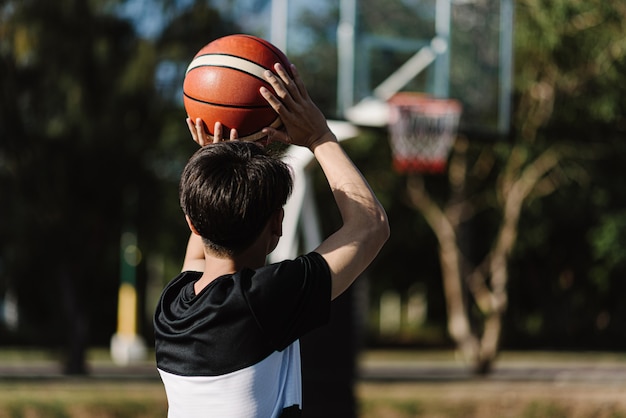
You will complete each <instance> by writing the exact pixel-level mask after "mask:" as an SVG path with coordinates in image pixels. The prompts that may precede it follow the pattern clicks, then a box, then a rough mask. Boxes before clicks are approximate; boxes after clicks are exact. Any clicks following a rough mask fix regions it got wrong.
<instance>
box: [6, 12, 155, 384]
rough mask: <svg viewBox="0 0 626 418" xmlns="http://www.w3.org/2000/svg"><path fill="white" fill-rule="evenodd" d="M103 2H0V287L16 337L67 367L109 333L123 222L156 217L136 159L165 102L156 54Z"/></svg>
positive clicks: (147, 226) (74, 369)
mask: <svg viewBox="0 0 626 418" xmlns="http://www.w3.org/2000/svg"><path fill="white" fill-rule="evenodd" d="M110 6H112V3H111V2H109V1H102V2H83V1H74V0H64V1H58V2H47V1H35V0H34V1H28V2H21V1H19V2H15V1H10V2H5V4H4V5H3V6H2V9H1V12H2V21H1V25H2V26H1V27H2V33H3V37H2V40H1V42H2V48H1V52H0V54H2V55H1V59H2V66H1V67H0V71H1V75H0V78H1V86H2V97H1V101H0V102H1V104H0V120H1V121H2V122H0V126H1V127H0V130H1V131H2V132H1V135H2V141H1V142H0V153H1V155H2V163H1V165H0V182H1V184H2V185H3V188H5V189H6V190H9V191H10V199H9V202H10V204H9V205H3V207H2V209H1V210H2V214H1V216H2V218H3V219H10V220H11V222H3V224H2V240H1V241H0V245H1V246H2V261H3V264H4V266H5V272H4V273H5V274H4V276H3V277H6V278H9V279H10V282H9V283H3V287H4V288H6V287H10V288H11V289H14V291H15V293H16V294H17V297H18V300H19V304H20V308H21V309H20V313H21V314H22V319H23V321H22V324H21V326H20V329H19V332H20V336H18V337H17V340H18V341H21V342H22V343H33V344H46V345H48V346H56V345H59V346H61V347H62V349H63V353H64V356H63V357H64V365H65V371H66V372H67V373H68V374H83V373H87V372H88V370H87V366H86V363H85V355H84V354H85V349H86V347H87V344H90V343H94V342H101V341H102V340H103V339H104V338H106V339H108V338H109V337H110V335H112V333H113V330H114V326H115V304H114V302H113V301H115V299H116V297H115V294H116V288H117V285H118V266H119V258H118V257H119V241H120V235H121V230H122V228H123V225H125V224H127V223H134V224H135V225H136V226H137V228H138V229H139V230H141V231H150V230H153V229H154V227H153V226H152V225H153V223H154V222H155V221H156V218H155V217H153V215H158V213H159V211H158V210H153V211H145V209H143V208H144V207H149V206H150V205H151V204H152V203H151V202H152V201H153V199H154V198H155V197H156V196H157V195H158V194H157V193H156V192H155V187H156V183H157V179H158V177H157V176H155V175H154V173H153V172H152V171H151V170H150V166H149V165H148V164H144V161H145V160H144V159H143V158H142V155H143V153H144V150H145V149H146V148H148V147H150V145H151V142H150V138H155V137H158V136H159V126H160V125H159V124H158V123H156V121H157V120H158V111H160V109H161V106H162V105H163V103H162V101H160V100H159V98H158V96H157V95H156V89H155V84H154V78H153V69H154V62H155V54H154V50H153V48H152V47H151V46H150V45H149V44H147V43H145V42H142V41H141V40H140V39H138V38H137V37H136V35H135V33H134V30H133V27H132V26H131V24H130V23H129V22H127V21H125V20H123V19H120V18H118V17H116V16H115V15H113V14H111V13H110V11H111V9H110V8H109V7H110ZM139 212H142V217H141V219H139V217H138V213H139ZM112 302H113V303H112ZM105 341H106V340H105Z"/></svg>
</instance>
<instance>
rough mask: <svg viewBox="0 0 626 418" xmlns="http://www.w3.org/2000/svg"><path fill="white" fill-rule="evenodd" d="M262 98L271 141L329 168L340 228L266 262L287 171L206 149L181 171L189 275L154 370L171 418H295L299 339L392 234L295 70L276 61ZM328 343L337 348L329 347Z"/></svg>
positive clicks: (320, 321) (166, 299)
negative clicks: (271, 124) (270, 117)
mask: <svg viewBox="0 0 626 418" xmlns="http://www.w3.org/2000/svg"><path fill="white" fill-rule="evenodd" d="M275 70H276V74H277V75H278V76H277V75H275V74H273V73H272V72H270V71H267V72H266V79H267V81H268V82H269V83H270V84H271V85H272V87H273V88H274V90H275V91H276V95H274V94H272V93H270V91H269V90H268V89H265V88H261V91H260V94H262V95H263V97H265V99H266V100H267V101H268V103H269V104H270V105H271V106H272V107H273V108H274V110H275V111H276V112H277V113H278V115H279V116H280V118H281V119H282V121H283V124H284V129H283V130H280V131H279V130H276V129H273V128H267V129H266V130H265V132H266V134H267V135H268V138H269V140H271V141H281V142H285V143H288V144H293V145H298V146H303V147H307V148H309V149H310V150H311V152H313V154H314V155H315V157H316V159H317V161H318V162H319V164H320V165H321V167H322V170H323V171H324V174H325V175H326V178H327V180H328V184H329V185H330V187H331V190H332V192H333V196H334V198H335V201H336V204H337V206H338V208H339V211H340V214H341V217H342V220H343V225H342V226H341V227H340V228H339V229H338V230H337V231H336V232H335V233H333V234H332V235H331V236H329V237H328V238H326V239H325V240H324V242H322V243H321V244H320V245H319V246H318V247H317V248H316V249H315V250H314V251H312V252H311V253H309V254H306V255H303V256H300V257H297V258H296V259H295V260H285V261H283V262H280V263H276V264H271V265H266V263H265V261H266V256H267V255H268V254H269V253H270V252H271V251H272V250H273V249H274V248H275V247H276V245H277V243H278V240H279V238H280V236H281V233H282V219H283V205H284V204H285V202H286V201H287V198H288V196H289V194H290V192H291V187H292V178H291V175H290V172H289V169H288V167H287V166H286V165H285V164H284V163H283V162H282V161H280V160H279V159H277V158H275V157H271V156H268V155H267V154H266V152H265V150H264V148H262V147H261V146H259V145H257V144H254V143H248V142H239V141H236V137H237V133H236V131H231V132H230V139H231V140H230V141H222V140H221V137H222V135H221V126H220V125H219V123H218V124H216V130H215V138H216V139H215V140H214V141H215V142H216V143H212V144H206V141H207V136H206V132H205V131H204V129H203V127H202V124H201V122H199V121H198V122H197V123H196V124H195V125H194V124H193V123H191V122H190V121H188V125H189V128H190V131H191V134H192V136H193V138H194V140H195V141H196V142H198V143H199V144H200V145H201V146H202V148H201V149H200V150H199V151H197V152H196V153H195V154H194V156H193V157H192V158H191V159H190V161H189V163H188V164H187V166H186V167H185V170H184V172H183V175H182V178H181V186H180V195H181V197H180V200H181V206H182V208H183V212H184V213H185V216H186V219H187V222H188V224H189V227H190V229H191V231H192V234H191V238H190V239H189V243H188V247H187V253H186V256H185V261H184V264H183V269H182V270H183V271H182V273H181V274H180V275H179V276H178V277H176V278H175V279H174V280H173V281H172V282H170V284H168V286H167V287H166V289H165V290H164V291H163V294H162V296H161V300H160V302H159V305H158V307H157V310H156V313H155V336H156V357H157V367H158V370H159V373H160V375H161V378H162V380H163V382H164V385H165V389H166V392H167V397H168V403H169V415H168V416H169V417H170V418H178V417H180V418H183V417H184V418H195V417H220V418H224V417H259V418H268V417H297V416H300V412H301V407H302V394H301V374H300V347H299V343H298V339H299V338H300V337H301V336H302V335H304V334H305V333H307V332H308V331H310V330H312V329H314V328H316V327H319V326H322V325H324V324H326V323H327V321H328V319H329V309H330V301H331V300H332V299H334V298H336V297H337V296H339V295H340V294H341V293H342V292H344V291H345V290H346V289H347V288H348V287H349V286H350V285H351V284H352V282H353V281H354V280H355V278H356V277H357V276H359V274H361V272H363V270H364V269H365V268H366V267H367V266H368V265H369V264H370V263H371V261H372V260H373V259H374V257H375V256H376V255H377V254H378V252H379V250H380V248H381V247H382V245H383V244H384V243H385V241H386V240H387V238H388V236H389V227H388V223H387V217H386V214H385V211H384V209H383V208H382V206H381V205H380V203H379V202H378V200H377V199H376V197H375V196H374V194H373V193H372V191H371V189H370V187H369V185H368V184H367V182H366V181H365V179H364V178H363V176H362V175H361V174H360V172H359V171H358V169H357V168H356V167H355V166H354V164H353V163H352V162H351V160H350V159H349V158H348V157H347V155H346V154H345V153H344V151H343V150H342V148H341V147H340V145H339V143H338V142H337V139H336V138H335V136H334V135H333V133H332V132H331V131H330V130H329V128H328V125H327V123H326V120H325V118H324V116H323V115H322V113H321V112H320V110H319V109H318V108H317V106H316V105H315V104H314V103H313V102H312V100H311V99H310V97H309V95H308V93H307V91H306V89H305V87H304V84H303V83H302V80H301V79H300V77H299V75H298V72H297V71H296V69H295V67H292V71H293V74H294V76H293V78H291V77H290V76H289V75H288V74H287V72H286V71H285V69H284V68H282V67H281V66H280V65H279V64H277V65H276V67H275ZM328 343H329V344H332V343H333V342H332V341H329V342H328Z"/></svg>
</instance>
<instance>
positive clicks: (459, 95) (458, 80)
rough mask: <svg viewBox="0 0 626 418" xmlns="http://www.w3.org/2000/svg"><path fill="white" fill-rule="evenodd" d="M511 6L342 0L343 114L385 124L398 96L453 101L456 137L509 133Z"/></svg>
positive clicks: (478, 0)
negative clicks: (458, 112)
mask: <svg viewBox="0 0 626 418" xmlns="http://www.w3.org/2000/svg"><path fill="white" fill-rule="evenodd" d="M512 34H513V0H342V1H341V6H340V23H339V30H338V49H339V88H338V108H339V109H340V110H341V111H343V115H344V117H345V118H346V119H347V120H349V121H351V122H353V123H354V124H356V125H361V126H386V125H387V122H388V112H387V106H386V101H387V100H388V99H389V98H390V97H391V96H393V94H394V93H397V92H401V91H411V92H422V93H428V94H431V95H433V96H434V97H438V98H454V99H457V100H458V101H460V102H461V103H462V105H463V115H462V117H461V121H460V125H459V131H461V132H466V133H481V134H487V135H490V136H491V135H504V134H506V133H507V132H508V130H509V124H510V95H511V76H512V64H513V62H512V60H513V50H512V48H513V45H512V43H513V41H512Z"/></svg>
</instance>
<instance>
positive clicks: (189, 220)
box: [185, 215, 200, 235]
mask: <svg viewBox="0 0 626 418" xmlns="http://www.w3.org/2000/svg"><path fill="white" fill-rule="evenodd" d="M185 220H186V221H187V225H189V229H191V232H193V233H194V234H196V235H200V233H199V232H198V230H197V229H196V227H195V226H193V224H192V223H191V219H189V216H187V215H185Z"/></svg>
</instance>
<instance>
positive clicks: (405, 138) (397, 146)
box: [388, 93, 462, 174]
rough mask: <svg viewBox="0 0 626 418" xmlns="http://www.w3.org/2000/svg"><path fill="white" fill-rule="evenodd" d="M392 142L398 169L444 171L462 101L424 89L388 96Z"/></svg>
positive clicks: (394, 159) (419, 171)
mask: <svg viewBox="0 0 626 418" xmlns="http://www.w3.org/2000/svg"><path fill="white" fill-rule="evenodd" d="M388 103H389V142H390V145H391V154H392V157H393V168H394V170H396V171H397V172H399V173H410V172H414V173H415V172H417V173H433V174H435V173H442V172H444V171H445V170H446V167H447V163H448V155H449V153H450V149H451V148H452V145H453V144H454V140H455V138H456V132H457V128H458V125H459V119H460V117H461V112H462V106H461V103H460V102H459V101H457V100H453V99H435V98H433V97H431V96H428V95H426V94H421V93H397V94H395V95H394V96H393V97H391V99H389V102H388Z"/></svg>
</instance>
